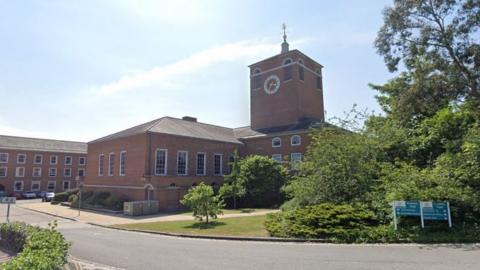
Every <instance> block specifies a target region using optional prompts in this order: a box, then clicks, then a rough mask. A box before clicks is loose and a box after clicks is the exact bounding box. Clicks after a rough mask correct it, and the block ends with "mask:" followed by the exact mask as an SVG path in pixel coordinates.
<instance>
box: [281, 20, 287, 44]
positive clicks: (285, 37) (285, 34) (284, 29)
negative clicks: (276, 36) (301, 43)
mask: <svg viewBox="0 0 480 270" xmlns="http://www.w3.org/2000/svg"><path fill="white" fill-rule="evenodd" d="M282 29H283V42H287V25H286V24H285V23H283V24H282Z"/></svg>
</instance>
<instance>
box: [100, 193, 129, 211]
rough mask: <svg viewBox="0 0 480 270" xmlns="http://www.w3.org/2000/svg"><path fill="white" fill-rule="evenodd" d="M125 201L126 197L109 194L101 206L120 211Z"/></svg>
mask: <svg viewBox="0 0 480 270" xmlns="http://www.w3.org/2000/svg"><path fill="white" fill-rule="evenodd" d="M127 200H128V199H127V198H126V197H123V196H117V195H115V194H110V196H108V197H107V198H106V199H105V201H104V202H103V205H104V206H105V207H106V208H108V209H112V210H122V209H123V203H124V202H126V201H127Z"/></svg>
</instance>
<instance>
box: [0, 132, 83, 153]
mask: <svg viewBox="0 0 480 270" xmlns="http://www.w3.org/2000/svg"><path fill="white" fill-rule="evenodd" d="M0 149H9V150H25V151H42V152H61V153H78V154H86V153H87V144H86V143H83V142H71V141H58V140H49V139H37V138H24V137H14V136H5V135H0Z"/></svg>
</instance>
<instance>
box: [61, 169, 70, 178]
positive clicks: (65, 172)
mask: <svg viewBox="0 0 480 270" xmlns="http://www.w3.org/2000/svg"><path fill="white" fill-rule="evenodd" d="M67 170H68V171H70V175H67ZM63 177H72V168H63Z"/></svg>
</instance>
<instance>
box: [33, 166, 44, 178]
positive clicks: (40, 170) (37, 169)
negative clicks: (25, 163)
mask: <svg viewBox="0 0 480 270" xmlns="http://www.w3.org/2000/svg"><path fill="white" fill-rule="evenodd" d="M35 171H38V175H36V174H35ZM32 177H42V167H33V168H32Z"/></svg>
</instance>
